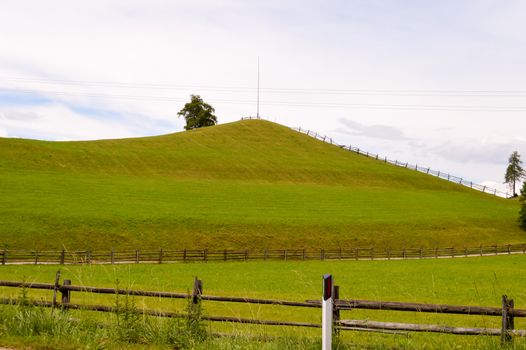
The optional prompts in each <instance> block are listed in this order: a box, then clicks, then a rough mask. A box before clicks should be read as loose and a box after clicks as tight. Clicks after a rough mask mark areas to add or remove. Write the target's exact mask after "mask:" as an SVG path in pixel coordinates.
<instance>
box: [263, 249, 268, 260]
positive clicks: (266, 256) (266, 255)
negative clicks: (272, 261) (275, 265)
mask: <svg viewBox="0 0 526 350" xmlns="http://www.w3.org/2000/svg"><path fill="white" fill-rule="evenodd" d="M267 259H268V249H265V255H264V257H263V260H264V261H267Z"/></svg>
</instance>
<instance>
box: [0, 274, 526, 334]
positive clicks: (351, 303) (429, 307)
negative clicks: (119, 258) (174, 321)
mask: <svg viewBox="0 0 526 350" xmlns="http://www.w3.org/2000/svg"><path fill="white" fill-rule="evenodd" d="M326 276H330V278H331V283H330V288H331V293H330V294H331V295H330V300H329V302H330V304H331V308H330V313H331V314H332V320H330V327H331V328H330V329H332V330H333V332H331V335H330V336H331V339H332V336H333V335H334V334H338V333H339V332H340V331H365V332H380V333H387V334H404V335H407V334H408V332H432V333H448V334H455V335H486V336H500V337H501V342H503V343H508V342H511V341H512V340H513V337H514V336H520V337H524V336H526V330H516V329H515V322H514V319H515V318H518V317H519V318H523V317H526V309H515V307H514V306H515V305H514V302H513V300H511V299H508V297H507V296H505V295H504V296H503V297H502V306H501V307H484V306H473V305H469V306H459V305H443V304H421V303H404V302H392V301H389V302H385V301H374V300H357V299H340V297H339V287H338V286H334V285H333V283H332V276H331V275H326ZM324 279H325V276H324ZM324 283H325V280H324ZM0 287H13V288H26V289H39V290H49V291H52V292H53V294H52V297H51V300H50V301H46V300H44V299H43V298H40V299H39V300H24V303H25V304H26V305H27V304H29V305H34V306H38V307H47V308H52V309H55V308H57V309H61V310H64V311H66V310H70V309H73V310H86V311H98V312H117V311H119V309H118V308H116V307H114V306H107V305H88V304H75V303H72V299H73V292H75V293H94V294H111V295H129V296H142V297H155V298H168V299H187V300H190V299H191V300H192V304H198V303H201V302H204V301H206V302H228V303H242V304H258V305H279V306H284V307H297V308H309V309H318V310H319V309H322V303H323V302H324V301H325V297H322V298H320V299H319V300H306V301H290V300H276V299H258V298H243V297H231V296H213V295H205V294H203V282H202V281H201V280H199V279H197V277H196V278H195V280H194V284H193V290H192V293H172V292H161V291H144V290H129V289H117V288H102V287H88V286H77V285H72V284H71V280H67V279H64V280H63V283H62V284H61V283H60V271H58V272H57V274H56V277H55V281H54V283H28V282H20V281H3V280H2V281H0ZM58 293H60V296H59V295H58ZM324 293H325V292H324ZM58 297H59V298H58ZM20 302H21V301H20V300H19V299H16V298H0V304H5V305H17V304H19V303H20ZM354 309H367V310H378V311H382V310H391V311H406V312H422V313H434V314H452V315H483V316H495V317H500V318H501V320H502V322H501V325H502V326H501V328H473V327H450V326H443V325H430V324H409V323H394V322H378V321H371V320H351V319H342V318H341V313H342V312H348V311H352V310H354ZM135 312H137V313H139V314H143V315H148V316H157V317H169V318H186V317H189V315H188V314H187V313H184V312H168V311H163V310H151V309H137V310H136V311H135ZM318 312H319V311H318ZM322 319H324V320H325V319H327V318H323V317H322ZM329 319H331V318H329ZM201 320H203V321H209V322H230V323H243V324H256V325H268V326H290V327H308V328H322V327H326V326H327V325H326V324H320V323H311V322H293V321H287V320H260V319H255V318H241V317H232V316H209V315H203V316H201Z"/></svg>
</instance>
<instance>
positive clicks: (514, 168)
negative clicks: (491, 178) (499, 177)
mask: <svg viewBox="0 0 526 350" xmlns="http://www.w3.org/2000/svg"><path fill="white" fill-rule="evenodd" d="M525 178H526V172H525V171H524V169H523V168H522V160H521V156H520V154H519V152H517V151H515V152H513V153H512V154H511V156H510V158H509V159H508V168H507V169H506V174H505V175H504V180H505V181H504V183H505V184H508V185H509V186H510V187H511V189H512V191H513V197H516V196H517V192H516V191H515V186H516V184H517V182H519V181H520V180H521V179H525Z"/></svg>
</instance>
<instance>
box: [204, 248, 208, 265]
mask: <svg viewBox="0 0 526 350" xmlns="http://www.w3.org/2000/svg"><path fill="white" fill-rule="evenodd" d="M203 259H204V260H205V262H208V249H205V250H203Z"/></svg>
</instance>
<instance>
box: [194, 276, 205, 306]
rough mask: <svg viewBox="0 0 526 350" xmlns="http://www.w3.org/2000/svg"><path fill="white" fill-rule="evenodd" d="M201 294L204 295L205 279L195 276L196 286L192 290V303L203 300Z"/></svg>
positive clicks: (195, 303)
mask: <svg viewBox="0 0 526 350" xmlns="http://www.w3.org/2000/svg"><path fill="white" fill-rule="evenodd" d="M201 295H203V281H202V280H200V279H198V278H197V277H195V278H194V288H193V290H192V303H193V304H194V305H197V304H199V303H200V302H201Z"/></svg>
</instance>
